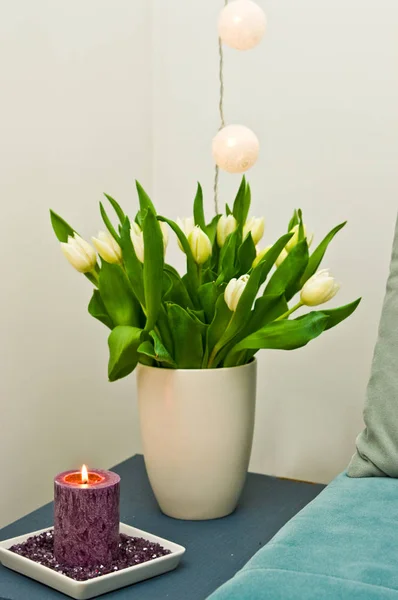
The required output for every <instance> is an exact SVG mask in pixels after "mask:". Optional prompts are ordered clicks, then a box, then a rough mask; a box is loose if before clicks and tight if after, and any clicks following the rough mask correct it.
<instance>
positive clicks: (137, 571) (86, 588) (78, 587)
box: [0, 523, 185, 600]
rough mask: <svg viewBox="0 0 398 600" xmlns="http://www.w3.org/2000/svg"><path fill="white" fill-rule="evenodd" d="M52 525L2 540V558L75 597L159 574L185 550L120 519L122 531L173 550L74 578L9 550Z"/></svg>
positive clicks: (174, 564) (80, 599) (81, 599)
mask: <svg viewBox="0 0 398 600" xmlns="http://www.w3.org/2000/svg"><path fill="white" fill-rule="evenodd" d="M51 529H52V527H46V529H41V530H40V531H33V532H32V533H26V534H25V535H20V536H19V537H15V538H12V539H10V540H4V541H3V542H0V562H1V563H2V564H3V565H4V566H5V567H8V568H9V569H12V570H13V571H18V573H22V574H23V575H26V576H27V577H31V578H32V579H36V581H40V583H44V584H45V585H48V586H49V587H52V588H54V589H55V590H58V591H59V592H63V593H64V594H66V595H68V596H71V597H72V598H76V600H88V599H89V598H95V597H96V596H100V595H101V594H106V593H107V592H113V591H114V590H117V589H119V588H121V587H125V586H126V585H131V584H132V583H137V582H138V581H143V580H144V579H149V578H150V577H155V576H156V575H161V574H162V573H166V572H167V571H171V570H173V569H175V568H176V567H177V566H178V563H179V562H180V559H181V556H182V555H183V554H184V552H185V548H184V547H183V546H179V545H178V544H174V543H173V542H169V541H168V540H164V539H162V538H160V537H157V536H156V535H152V534H151V533H147V532H146V531H141V530H140V529H136V528H135V527H130V525H125V524H124V523H120V533H124V534H126V535H129V536H131V537H141V538H144V539H146V540H148V541H150V542H156V543H157V544H160V545H161V546H163V548H167V550H170V552H171V554H168V555H167V556H161V557H159V558H154V559H153V560H150V561H148V562H145V563H142V564H140V565H135V566H133V567H128V568H127V569H122V570H120V571H116V572H115V573H108V574H107V575H101V576H100V577H95V578H94V579H88V580H86V581H75V580H74V579H71V578H70V577H67V576H66V575H61V574H60V573H57V572H56V571H53V570H52V569H49V568H48V567H44V566H43V565H39V564H38V563H35V562H34V561H33V560H30V559H29V558H25V557H23V556H20V555H19V554H15V553H14V552H10V550H8V548H11V546H13V545H14V544H21V543H22V542H24V541H26V540H27V539H28V538H30V537H32V536H34V535H39V534H40V533H43V532H44V531H49V530H51Z"/></svg>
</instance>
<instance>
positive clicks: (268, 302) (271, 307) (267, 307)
mask: <svg viewBox="0 0 398 600" xmlns="http://www.w3.org/2000/svg"><path fill="white" fill-rule="evenodd" d="M288 310H289V307H288V304H287V302H286V299H285V297H284V296H283V295H282V296H272V295H270V294H268V295H267V296H260V298H257V300H256V303H255V305H254V310H253V312H252V314H251V317H250V319H249V322H248V324H247V327H246V328H245V333H246V332H247V333H246V335H249V334H251V333H254V332H255V331H257V330H258V329H261V328H262V327H265V325H268V323H272V321H275V319H277V318H278V317H280V316H281V315H283V314H284V313H286V312H287V311H288Z"/></svg>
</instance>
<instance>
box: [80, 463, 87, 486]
mask: <svg viewBox="0 0 398 600" xmlns="http://www.w3.org/2000/svg"><path fill="white" fill-rule="evenodd" d="M81 475H82V483H88V471H87V467H86V465H83V466H82V470H81Z"/></svg>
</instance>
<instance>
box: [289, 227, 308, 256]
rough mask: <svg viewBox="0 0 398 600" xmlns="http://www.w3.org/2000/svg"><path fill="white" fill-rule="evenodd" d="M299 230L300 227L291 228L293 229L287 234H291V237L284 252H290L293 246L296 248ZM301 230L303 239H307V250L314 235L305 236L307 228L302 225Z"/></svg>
mask: <svg viewBox="0 0 398 600" xmlns="http://www.w3.org/2000/svg"><path fill="white" fill-rule="evenodd" d="M299 228H300V225H295V226H294V227H293V229H291V230H290V231H289V233H293V236H292V237H291V238H290V240H289V241H288V243H287V244H286V246H285V248H286V250H287V251H288V252H290V251H291V250H293V248H294V247H295V246H297V244H298V241H299ZM303 229H304V238H306V239H307V245H308V248H309V247H310V246H311V244H312V240H313V239H314V234H313V233H310V234H308V235H307V228H306V226H305V225H303Z"/></svg>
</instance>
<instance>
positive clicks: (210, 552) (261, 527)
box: [0, 455, 325, 600]
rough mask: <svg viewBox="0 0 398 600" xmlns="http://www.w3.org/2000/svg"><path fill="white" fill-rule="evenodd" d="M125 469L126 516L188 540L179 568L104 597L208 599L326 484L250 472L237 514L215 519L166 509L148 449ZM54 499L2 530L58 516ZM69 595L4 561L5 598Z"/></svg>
mask: <svg viewBox="0 0 398 600" xmlns="http://www.w3.org/2000/svg"><path fill="white" fill-rule="evenodd" d="M112 470H114V471H116V473H118V474H119V475H120V476H121V479H122V485H121V507H120V508H121V510H120V517H121V521H122V522H123V523H127V524H129V525H133V526H135V527H138V528H139V529H143V530H145V531H149V532H151V533H155V534H157V535H159V536H160V537H163V538H166V539H169V540H172V541H174V542H177V543H178V544H181V545H183V546H185V547H186V549H187V552H186V554H185V556H184V559H183V561H182V563H181V565H180V566H179V567H178V569H176V570H175V571H172V572H171V573H167V574H165V575H161V576H160V577H157V578H154V579H149V580H147V581H143V582H142V583H138V584H135V585H133V586H130V587H127V588H123V589H120V590H118V591H116V592H111V593H109V594H105V595H104V596H100V598H103V600H188V599H189V600H205V599H206V598H207V597H208V596H209V595H210V594H211V593H212V592H213V591H214V590H215V589H217V588H218V587H219V586H220V585H222V584H223V583H224V582H225V581H227V580H228V579H230V578H231V577H232V576H233V575H234V574H235V573H236V572H237V571H238V570H239V569H241V568H242V567H243V565H244V564H245V563H246V562H247V561H248V560H249V559H250V558H251V557H252V556H253V555H254V554H255V553H256V552H257V550H259V549H260V548H261V546H263V545H264V544H266V543H267V542H268V541H269V540H270V539H271V537H272V536H273V535H274V534H275V533H276V532H277V531H278V530H279V529H280V528H281V527H282V526H283V525H284V524H285V523H286V522H287V521H288V520H289V519H291V518H292V517H293V516H294V515H295V514H296V513H297V512H298V511H299V510H301V509H302V508H303V507H304V506H305V505H306V504H308V502H310V501H311V500H313V499H314V498H315V497H316V496H317V495H318V494H319V492H321V491H322V490H323V488H324V487H325V486H324V485H321V484H311V483H304V482H299V481H291V480H286V479H278V478H276V477H269V476H266V475H257V474H254V473H250V474H249V476H248V478H247V483H246V486H245V490H244V493H243V495H242V498H241V501H240V504H239V506H238V508H237V510H236V511H235V513H233V514H232V515H230V516H229V517H225V518H224V519H217V520H215V521H197V522H195V521H177V520H175V519H171V518H169V517H166V516H164V515H163V514H161V513H160V511H159V509H158V506H157V503H156V500H155V498H154V496H153V493H152V490H151V488H150V486H149V482H148V479H147V475H146V471H145V465H144V461H143V457H142V456H140V455H136V456H133V457H132V458H130V459H128V460H126V461H124V462H122V463H121V464H119V465H118V466H117V467H115V468H114V469H112ZM52 511H53V505H52V503H50V504H46V505H45V506H43V507H42V508H39V509H38V510H36V511H34V512H33V513H31V514H29V515H27V516H25V517H23V518H22V519H19V520H18V521H16V522H15V523H12V524H11V525H8V526H7V527H4V528H3V529H2V530H0V539H1V540H4V539H7V538H11V537H14V536H17V535H22V534H23V533H28V532H30V531H36V530H38V529H42V528H44V527H48V526H50V525H52V523H53V514H52ZM65 598H66V596H64V595H63V594H61V593H59V592H56V591H55V590H52V589H50V588H47V587H46V586H43V585H42V584H40V583H37V582H36V581H34V580H32V579H29V578H27V577H24V576H22V575H19V574H18V573H14V572H13V571H10V570H9V569H6V568H4V567H3V566H1V565H0V600H62V599H63V600H65Z"/></svg>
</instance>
